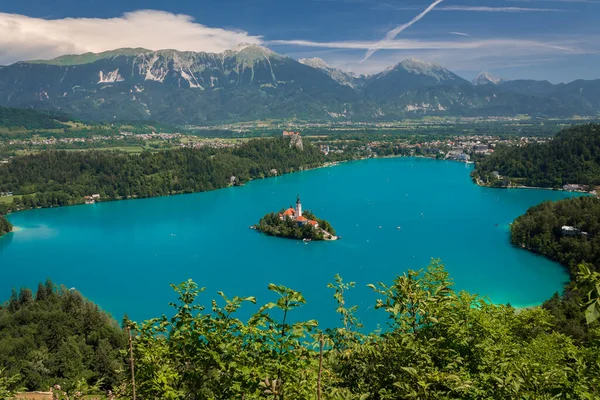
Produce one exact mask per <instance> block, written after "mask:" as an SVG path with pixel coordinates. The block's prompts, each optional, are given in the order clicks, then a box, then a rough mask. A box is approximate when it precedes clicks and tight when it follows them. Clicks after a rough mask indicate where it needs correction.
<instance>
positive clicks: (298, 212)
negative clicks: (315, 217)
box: [296, 195, 302, 218]
mask: <svg viewBox="0 0 600 400" xmlns="http://www.w3.org/2000/svg"><path fill="white" fill-rule="evenodd" d="M301 216H302V203H300V195H298V199H297V200H296V218H298V217H301Z"/></svg>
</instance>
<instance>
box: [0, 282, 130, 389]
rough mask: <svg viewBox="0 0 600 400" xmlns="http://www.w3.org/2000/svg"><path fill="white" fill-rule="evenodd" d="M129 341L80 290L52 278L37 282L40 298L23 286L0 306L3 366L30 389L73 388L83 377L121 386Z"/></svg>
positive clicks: (0, 361)
mask: <svg viewBox="0 0 600 400" xmlns="http://www.w3.org/2000/svg"><path fill="white" fill-rule="evenodd" d="M124 346H125V338H124V335H123V332H122V331H121V330H120V328H119V327H118V326H117V324H116V322H115V321H114V320H112V319H111V318H110V317H109V316H108V315H106V314H105V313H104V312H102V311H100V310H99V309H98V307H97V306H95V305H94V304H92V303H90V302H89V301H87V300H85V299H84V298H83V297H82V296H81V294H79V293H78V292H76V291H74V290H68V289H66V288H64V287H61V288H56V287H54V285H53V284H52V283H51V282H50V281H47V282H46V283H45V284H40V285H38V293H37V294H36V296H35V300H34V297H33V294H32V292H31V290H30V289H27V288H23V289H21V290H20V291H19V292H18V293H17V291H14V290H13V294H12V295H11V298H10V300H9V302H8V304H6V305H5V306H0V368H5V371H6V374H7V376H16V375H18V376H19V378H18V380H17V383H18V386H22V387H25V388H28V389H30V390H47V389H48V388H49V387H51V386H53V385H55V384H61V385H62V386H63V387H64V388H69V387H72V386H74V385H76V384H77V383H78V382H79V381H81V380H84V381H87V382H89V383H91V384H92V383H95V382H98V381H100V380H101V381H102V382H103V384H105V385H108V386H113V385H117V384H118V383H119V379H120V376H119V372H118V371H119V370H122V369H123V360H122V358H121V356H120V353H119V351H120V350H121V349H123V348H124ZM0 379H1V378H0Z"/></svg>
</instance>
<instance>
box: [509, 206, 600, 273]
mask: <svg viewBox="0 0 600 400" xmlns="http://www.w3.org/2000/svg"><path fill="white" fill-rule="evenodd" d="M563 226H572V227H574V228H575V229H576V230H577V232H575V233H574V234H573V235H570V234H564V233H563V232H562V230H561V228H562V227H563ZM511 231H512V234H511V237H512V242H513V244H515V245H518V246H524V247H526V248H527V249H529V250H532V251H534V252H536V253H539V254H543V255H545V256H547V257H549V258H552V259H553V260H556V261H558V262H560V263H562V264H564V265H565V266H567V267H568V268H569V270H570V271H571V273H572V274H573V275H574V274H575V273H576V272H577V271H578V267H577V266H578V265H579V264H580V263H584V262H585V263H588V264H591V265H592V266H593V268H594V269H597V270H599V271H600V199H599V198H597V197H590V196H586V197H579V198H575V199H568V200H561V201H557V202H545V203H542V204H539V205H537V206H535V207H532V208H530V209H529V210H527V213H526V214H525V215H522V216H520V217H519V218H517V219H516V220H515V221H514V223H513V224H512V229H511ZM584 232H585V234H584Z"/></svg>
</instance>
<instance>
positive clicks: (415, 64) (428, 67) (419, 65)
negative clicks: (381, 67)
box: [388, 58, 456, 81]
mask: <svg viewBox="0 0 600 400" xmlns="http://www.w3.org/2000/svg"><path fill="white" fill-rule="evenodd" d="M398 67H400V68H403V69H404V70H405V71H407V72H410V73H412V74H417V75H426V76H430V77H432V78H435V79H437V80H438V81H442V80H448V79H451V80H453V79H455V76H456V75H454V74H453V73H452V72H450V71H449V70H447V69H446V68H444V67H442V66H441V65H439V64H434V63H429V62H427V61H423V60H418V59H416V58H409V59H406V60H404V61H402V62H401V63H400V64H398V65H397V66H396V67H395V68H398ZM388 72H389V70H388Z"/></svg>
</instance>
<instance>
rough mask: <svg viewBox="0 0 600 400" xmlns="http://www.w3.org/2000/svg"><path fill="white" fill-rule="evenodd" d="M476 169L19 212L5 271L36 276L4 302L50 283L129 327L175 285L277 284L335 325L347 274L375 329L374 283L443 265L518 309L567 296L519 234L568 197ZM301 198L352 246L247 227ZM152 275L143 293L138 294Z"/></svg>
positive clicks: (352, 168)
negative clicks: (474, 172) (336, 295)
mask: <svg viewBox="0 0 600 400" xmlns="http://www.w3.org/2000/svg"><path fill="white" fill-rule="evenodd" d="M471 168H472V166H470V165H465V164H460V163H456V162H449V161H435V160H428V159H423V158H412V159H410V158H386V159H383V158H381V159H369V160H362V161H355V162H352V163H343V164H340V165H338V166H337V167H336V168H319V169H312V170H307V171H303V172H299V173H293V174H287V175H284V176H277V177H272V178H269V179H262V180H255V181H252V182H250V183H248V184H247V185H245V186H243V187H231V188H225V189H220V190H216V191H210V192H204V193H196V194H189V195H180V196H167V197H159V198H153V199H137V200H130V201H118V202H100V203H96V204H95V205H93V206H84V205H82V206H80V207H64V208H53V209H36V210H30V211H23V212H18V213H13V214H11V215H9V216H8V218H9V219H10V221H11V222H12V223H13V224H14V225H16V226H19V227H21V228H23V229H22V230H21V231H18V232H13V233H12V234H10V235H8V236H6V237H3V238H2V239H1V240H0V264H1V265H28V266H29V268H28V272H27V274H22V273H19V272H18V271H15V270H11V269H4V268H3V269H2V272H3V274H4V276H5V279H4V280H3V282H2V283H1V284H0V290H2V291H4V292H6V293H10V288H11V287H13V286H15V287H20V286H27V285H28V286H35V285H36V284H37V282H38V281H39V280H44V279H45V278H46V277H51V278H52V279H53V280H54V281H57V282H61V283H64V284H65V285H66V286H67V287H76V288H77V289H78V290H81V291H82V292H83V293H86V295H87V296H88V297H89V298H91V299H93V300H94V301H95V302H96V303H98V304H99V305H100V306H101V307H102V308H103V309H105V310H108V311H109V312H111V313H112V314H113V315H115V317H116V318H117V319H120V317H121V316H122V315H123V314H125V313H127V314H128V315H129V316H130V317H131V318H133V319H135V320H141V319H145V318H148V317H152V316H155V315H156V313H157V312H163V311H165V312H166V311H167V310H168V308H167V306H166V304H167V303H168V302H169V301H170V300H169V298H168V295H169V290H168V284H169V283H178V282H182V281H185V280H187V279H188V278H192V279H194V280H195V281H197V282H198V283H199V284H200V285H201V286H206V287H207V288H208V293H209V294H210V293H214V292H215V291H217V290H222V291H224V292H225V293H226V294H236V295H257V296H260V299H263V300H264V299H266V298H268V297H266V296H268V291H267V290H266V287H267V285H268V283H277V284H284V285H287V286H289V287H291V288H294V289H296V290H299V291H302V292H303V294H304V295H305V296H306V298H307V301H308V303H309V305H308V306H307V309H306V311H300V313H305V314H304V315H306V316H309V315H310V316H311V317H314V316H316V317H318V319H319V320H321V321H322V322H323V323H325V324H330V323H333V321H335V320H336V316H335V313H334V312H333V311H332V310H334V307H333V298H332V293H330V292H329V291H328V290H326V289H323V288H325V287H326V286H327V283H329V282H331V281H332V279H333V276H334V275H335V274H336V273H339V274H341V275H342V277H343V278H344V279H345V280H348V281H355V282H357V287H356V289H355V290H353V291H351V292H350V294H349V296H350V297H349V302H351V303H352V304H358V305H359V306H360V307H361V311H359V317H360V318H361V319H363V322H364V323H365V326H366V327H367V328H368V329H375V328H376V326H377V325H378V324H385V321H384V320H381V319H380V318H379V317H380V316H381V315H382V314H378V313H368V312H366V308H367V307H368V306H370V305H372V304H373V301H374V294H373V293H372V292H371V291H370V290H368V289H367V288H366V287H365V285H366V284H368V283H374V282H378V281H382V282H385V281H390V280H391V279H393V278H394V277H395V276H396V275H397V274H400V273H402V272H403V271H406V270H407V269H408V268H413V269H419V268H422V267H425V266H426V265H427V264H429V262H430V260H431V258H432V257H433V258H441V259H442V261H443V262H444V263H445V264H446V267H447V269H448V271H449V272H450V273H451V275H452V277H453V278H454V279H455V282H456V284H457V288H458V289H466V290H470V291H472V292H478V293H480V294H482V295H487V296H489V298H490V299H491V300H492V301H493V302H496V303H511V304H512V305H513V306H515V307H522V306H533V305H538V304H540V303H541V302H543V301H545V300H546V299H548V298H549V297H551V296H552V294H553V293H554V292H556V291H561V290H562V287H563V284H564V282H566V281H568V279H569V277H568V274H566V272H565V270H564V269H563V268H562V267H561V266H560V265H558V264H557V263H554V262H551V261H549V260H547V259H545V258H543V257H539V256H536V255H534V254H531V253H529V252H527V251H524V250H521V249H517V248H514V247H513V246H511V245H510V242H509V225H508V224H509V223H511V222H512V221H513V220H514V218H516V217H517V216H519V215H521V214H522V213H524V212H525V211H526V210H527V209H528V208H529V207H530V206H532V205H535V204H539V203H541V202H543V201H545V200H553V199H554V200H557V199H560V198H565V197H566V196H565V193H562V192H552V191H536V190H527V191H523V190H512V191H493V190H490V189H487V188H482V187H479V186H477V185H474V184H473V183H472V181H471V179H470V178H469V172H470V170H471ZM317 188H318V189H317ZM356 188H360V190H356ZM440 192H443V193H445V195H444V196H439V193H440ZM297 193H302V200H303V202H304V203H306V204H307V205H308V204H310V205H311V206H313V207H312V208H313V211H314V212H315V214H317V215H319V216H324V217H326V218H327V220H329V221H330V222H331V224H332V225H333V226H334V227H335V228H336V230H338V231H339V232H340V233H342V235H343V237H344V238H343V240H341V241H339V242H337V243H336V245H334V246H331V245H329V244H328V243H324V242H313V243H311V244H310V245H304V244H303V243H302V241H294V240H281V239H279V238H275V237H269V236H266V235H257V234H256V233H255V232H252V231H251V230H250V229H248V226H250V225H251V224H253V223H255V222H256V221H257V220H258V219H259V218H260V216H262V215H264V214H265V213H268V212H271V211H273V210H278V209H280V208H281V205H282V204H289V202H290V198H292V199H294V198H296V194H297ZM399 228H401V229H399ZM166 266H168V268H167V267H166ZM117 275H118V276H120V278H119V279H118V280H115V279H114V277H115V276H117ZM224 276H227V277H228V278H227V279H224ZM140 277H142V278H141V279H142V284H141V285H140V286H139V287H138V288H133V289H132V288H131V287H130V285H129V284H128V282H129V281H131V280H133V279H140ZM515 277H518V279H515ZM107 287H110V288H111V289H110V290H108V291H107V290H105V289H106V288H107ZM250 288H251V289H250ZM165 289H167V290H165ZM157 294H160V295H157ZM260 299H259V300H260ZM320 305H323V306H322V307H321V306H320ZM328 305H331V308H329V307H328ZM300 317H301V316H300Z"/></svg>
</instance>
